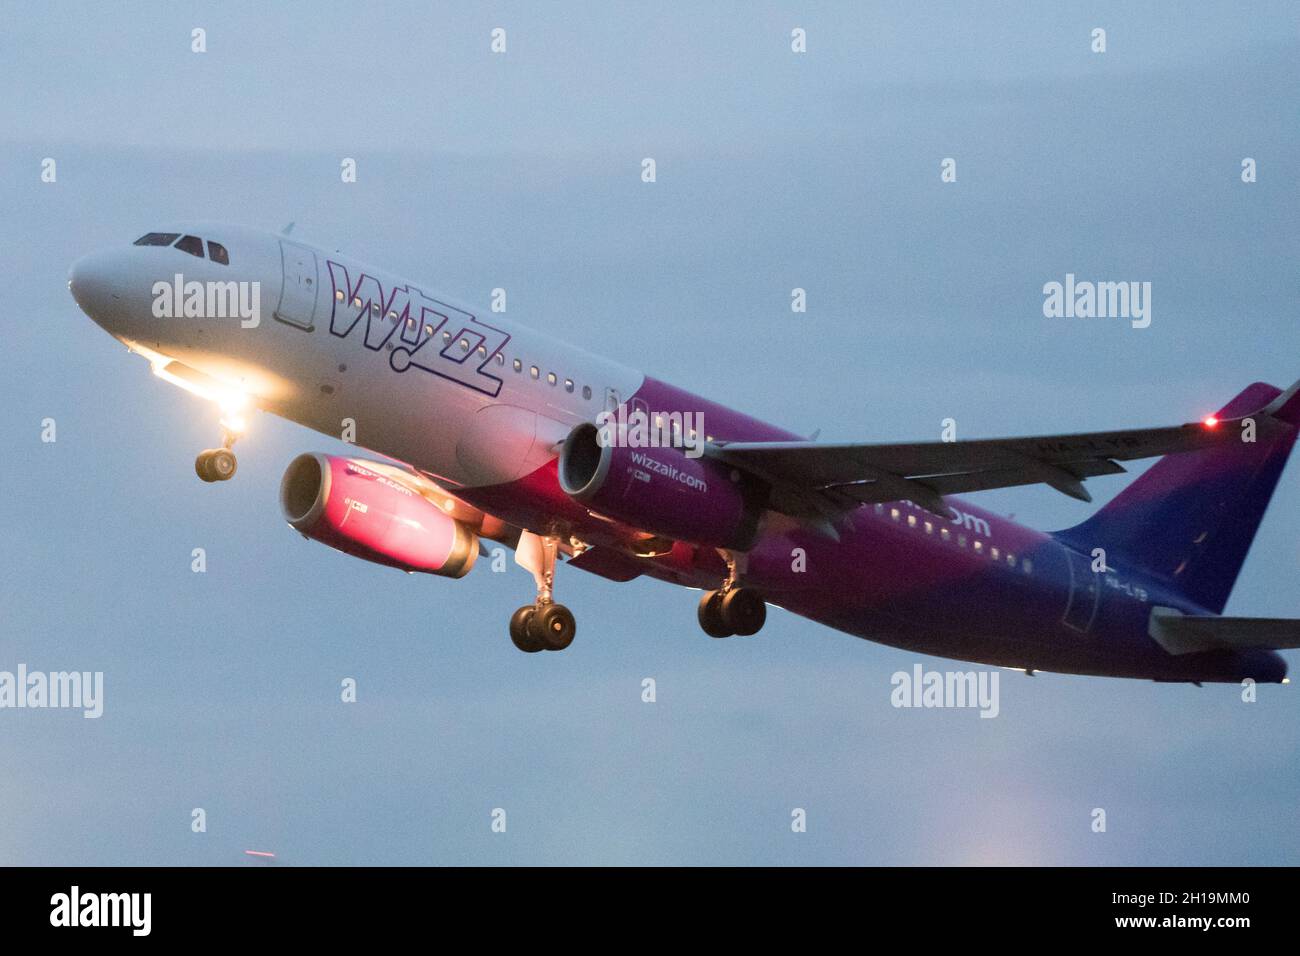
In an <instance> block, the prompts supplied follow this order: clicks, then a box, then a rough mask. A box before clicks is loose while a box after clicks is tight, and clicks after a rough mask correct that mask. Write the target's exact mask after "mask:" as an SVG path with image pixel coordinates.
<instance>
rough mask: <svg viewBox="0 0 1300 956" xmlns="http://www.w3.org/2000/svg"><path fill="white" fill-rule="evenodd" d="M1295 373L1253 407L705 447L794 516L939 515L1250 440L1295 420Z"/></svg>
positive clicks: (1075, 494) (1080, 492)
mask: <svg viewBox="0 0 1300 956" xmlns="http://www.w3.org/2000/svg"><path fill="white" fill-rule="evenodd" d="M1298 392H1300V382H1298V383H1296V384H1295V385H1293V386H1291V388H1290V389H1288V390H1287V391H1286V392H1283V393H1282V394H1281V395H1279V396H1278V397H1277V398H1276V399H1274V400H1273V401H1272V402H1270V403H1269V404H1268V405H1267V406H1266V407H1264V408H1263V409H1260V410H1259V411H1257V412H1255V413H1253V414H1252V415H1246V416H1240V417H1235V418H1217V417H1210V418H1207V419H1205V420H1204V421H1200V422H1189V423H1187V424H1183V425H1174V426H1170V427H1164V428H1131V429H1126V430H1123V431H1109V432H1084V433H1079V434H1067V435H1037V436H1033V437H1028V438H985V439H978V440H974V441H953V442H944V441H937V442H909V443H904V444H890V443H867V444H847V445H842V444H821V443H818V442H798V441H796V442H732V443H729V444H724V445H717V446H714V447H712V448H711V449H710V451H709V453H710V454H712V455H715V456H716V457H718V458H719V459H721V460H722V461H726V462H729V463H731V464H733V465H735V466H736V467H737V468H743V469H745V470H747V471H750V472H753V473H754V474H756V475H759V476H760V477H762V478H765V479H767V480H768V481H769V482H771V484H772V489H773V496H772V501H771V503H770V506H771V507H773V508H774V509H776V510H778V511H783V512H786V513H788V514H792V515H796V516H799V517H815V516H820V517H821V518H831V517H834V516H835V515H836V514H838V513H842V512H843V511H844V510H846V509H848V508H852V507H856V506H857V505H858V504H863V503H873V502H886V501H898V500H902V499H907V500H909V501H913V502H915V503H916V504H918V505H920V506H921V507H923V508H925V509H927V510H929V511H932V512H934V513H935V514H937V515H939V516H941V517H948V516H949V512H948V509H947V507H946V506H945V505H944V504H943V501H942V496H943V495H952V494H961V493H964V492H971V491H986V490H988V489H990V488H1009V487H1014V486H1017V485H1031V484H1040V483H1041V484H1045V485H1048V486H1050V487H1052V488H1055V489H1056V490H1057V491H1060V492H1062V493H1063V494H1066V495H1069V496H1070V497H1072V498H1078V499H1079V500H1081V501H1091V500H1092V496H1091V495H1089V494H1088V492H1087V490H1086V489H1085V488H1084V487H1083V481H1084V479H1087V478H1092V477H1094V476H1096V475H1110V474H1117V473H1120V472H1123V471H1124V468H1123V466H1122V465H1120V464H1119V462H1121V461H1129V460H1132V459H1137V458H1152V457H1155V456H1158V455H1169V454H1174V453H1177V452H1188V451H1196V450H1198V449H1202V448H1209V447H1213V446H1215V445H1219V444H1224V443H1227V442H1237V441H1241V440H1242V434H1243V423H1244V422H1245V420H1246V419H1248V418H1249V419H1252V420H1253V422H1254V428H1255V440H1257V441H1268V440H1269V438H1270V437H1272V436H1273V435H1274V434H1276V433H1277V432H1278V431H1279V430H1281V429H1287V428H1290V427H1292V426H1293V423H1294V420H1295V419H1296V416H1297V412H1300V395H1298V394H1297V393H1298Z"/></svg>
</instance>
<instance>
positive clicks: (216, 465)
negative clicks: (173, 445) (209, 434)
mask: <svg viewBox="0 0 1300 956" xmlns="http://www.w3.org/2000/svg"><path fill="white" fill-rule="evenodd" d="M238 437H239V433H238V432H236V431H233V430H232V429H230V428H227V427H224V426H223V428H222V436H221V447H220V448H208V449H206V450H205V451H201V452H199V457H198V458H195V459H194V472H195V474H197V475H198V476H199V477H200V478H202V479H203V480H204V481H229V480H230V479H231V478H234V477H235V470H236V469H237V468H238V467H239V462H238V461H237V460H236V459H235V453H234V452H233V451H231V450H230V449H231V446H233V445H234V444H235V440H236V439H237V438H238Z"/></svg>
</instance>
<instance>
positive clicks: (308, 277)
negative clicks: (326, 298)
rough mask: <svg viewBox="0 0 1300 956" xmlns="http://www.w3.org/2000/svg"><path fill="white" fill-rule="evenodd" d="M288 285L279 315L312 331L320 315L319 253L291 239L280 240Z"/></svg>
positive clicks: (282, 297)
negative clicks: (318, 292) (318, 306)
mask: <svg viewBox="0 0 1300 956" xmlns="http://www.w3.org/2000/svg"><path fill="white" fill-rule="evenodd" d="M280 260H281V263H282V265H283V268H284V285H283V286H282V287H281V290H280V304H279V305H278V306H276V309H275V317H276V318H277V319H279V320H280V321H281V322H284V323H287V324H288V325H292V326H296V327H297V328H300V329H306V330H307V331H308V332H310V331H311V330H312V329H313V327H314V322H315V318H316V287H317V285H318V284H319V281H318V280H319V277H318V275H317V272H316V253H314V252H312V251H311V250H310V249H308V248H307V247H306V246H300V245H298V244H297V243H295V242H289V241H288V240H287V239H281V240H280Z"/></svg>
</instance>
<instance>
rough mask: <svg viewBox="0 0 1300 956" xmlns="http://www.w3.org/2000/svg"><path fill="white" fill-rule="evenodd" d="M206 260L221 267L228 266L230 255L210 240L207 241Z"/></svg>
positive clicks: (223, 247) (221, 246)
mask: <svg viewBox="0 0 1300 956" xmlns="http://www.w3.org/2000/svg"><path fill="white" fill-rule="evenodd" d="M208 258H209V259H211V260H212V261H213V262H217V263H220V264H221V265H223V266H228V265H230V255H229V254H228V253H227V252H226V247H225V246H223V245H222V244H221V243H219V242H213V241H212V240H211V239H209V240H208Z"/></svg>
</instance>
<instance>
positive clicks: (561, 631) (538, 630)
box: [528, 604, 578, 651]
mask: <svg viewBox="0 0 1300 956" xmlns="http://www.w3.org/2000/svg"><path fill="white" fill-rule="evenodd" d="M577 632H578V624H577V622H576V621H575V620H574V619H573V613H572V612H571V611H570V610H569V609H568V608H567V607H565V606H564V605H563V604H547V605H544V606H543V607H541V608H539V609H538V610H537V612H536V613H535V614H534V615H533V616H532V618H531V619H530V620H529V621H528V634H529V636H530V637H532V638H533V639H534V640H535V641H537V642H539V643H540V644H541V645H542V646H543V647H545V648H546V649H547V650H548V651H562V650H564V649H565V648H566V647H568V646H569V645H570V644H572V643H573V635H574V634H576V633H577Z"/></svg>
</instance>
